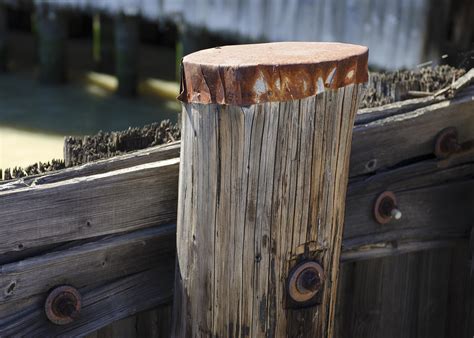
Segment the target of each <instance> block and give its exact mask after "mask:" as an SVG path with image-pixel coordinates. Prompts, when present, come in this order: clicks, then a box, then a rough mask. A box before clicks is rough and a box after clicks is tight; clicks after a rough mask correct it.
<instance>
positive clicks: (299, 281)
mask: <svg viewBox="0 0 474 338" xmlns="http://www.w3.org/2000/svg"><path fill="white" fill-rule="evenodd" d="M323 279H324V270H323V268H322V266H321V265H320V264H319V263H317V262H314V261H305V262H302V263H299V264H298V265H296V266H295V267H294V268H293V269H292V270H291V272H290V275H289V278H288V285H287V291H288V295H289V296H290V298H291V299H292V300H293V301H294V302H297V303H301V304H303V303H306V302H308V301H311V300H312V299H313V298H314V297H315V296H316V295H317V294H318V292H319V290H321V287H322V283H323Z"/></svg>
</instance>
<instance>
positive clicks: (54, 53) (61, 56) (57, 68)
mask: <svg viewBox="0 0 474 338" xmlns="http://www.w3.org/2000/svg"><path fill="white" fill-rule="evenodd" d="M36 21H37V29H38V48H39V53H38V58H39V60H38V62H39V80H40V81H41V82H43V83H47V84H60V83H63V82H65V80H66V64H67V62H66V38H67V26H66V19H65V15H64V13H63V12H62V11H61V10H59V9H57V8H55V7H54V6H51V4H49V3H47V2H44V3H38V4H37V6H36Z"/></svg>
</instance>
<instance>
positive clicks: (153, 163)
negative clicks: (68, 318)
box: [0, 86, 474, 338]
mask: <svg viewBox="0 0 474 338" xmlns="http://www.w3.org/2000/svg"><path fill="white" fill-rule="evenodd" d="M447 127H455V128H457V131H458V140H459V143H461V144H462V143H464V146H463V147H461V150H462V151H458V153H456V154H453V155H451V156H449V157H447V158H445V159H439V158H436V157H435V156H434V154H433V153H434V147H435V140H436V137H437V135H438V134H439V132H440V131H442V130H443V129H445V128H447ZM473 139H474V86H470V87H467V88H465V89H464V90H461V91H458V92H457V93H456V95H455V96H454V97H453V98H448V97H447V95H446V96H445V95H439V96H437V97H434V96H431V97H427V98H422V99H414V100H408V101H404V102H401V103H396V104H391V105H387V106H384V107H381V108H373V109H364V110H361V111H359V113H358V116H357V118H356V125H355V127H354V133H353V143H352V154H351V167H350V183H349V188H348V193H347V199H346V216H345V229H344V237H343V253H342V257H341V278H340V282H339V291H338V292H339V296H338V306H337V313H336V332H337V336H338V337H430V338H432V337H470V336H472V335H473V334H474V278H473V275H472V255H473V245H472V235H471V234H472V231H473V230H472V229H473V221H472V220H473V219H474V204H473V203H474V202H473V201H474V152H473V151H472V148H471V147H470V146H469V145H471V146H472V143H469V142H468V141H469V140H473ZM179 150H180V144H179V142H176V143H172V144H168V145H165V146H159V147H154V148H149V149H145V150H141V151H137V152H134V153H130V154H127V155H123V156H118V157H115V158H112V159H108V160H102V161H98V162H95V163H90V164H86V165H83V166H79V167H73V168H69V169H65V170H61V171H57V172H53V173H50V174H47V175H42V176H37V177H28V178H24V179H21V180H17V181H10V182H6V183H2V184H1V185H0V238H1V240H0V336H2V337H3V336H32V335H35V336H44V335H87V334H90V337H102V336H114V337H115V336H127V337H132V336H137V337H138V336H139V337H144V336H164V337H166V336H167V335H169V326H170V316H171V305H170V304H171V299H172V293H173V290H172V288H173V279H174V272H173V271H174V262H175V231H176V227H175V225H174V224H175V222H176V210H177V188H178V168H179ZM388 190H389V191H392V192H394V194H395V196H396V198H397V201H398V207H399V209H400V211H401V212H402V217H401V219H400V220H397V221H395V220H392V221H391V222H390V223H388V224H384V225H381V224H379V223H377V222H376V221H375V220H374V215H373V214H374V212H373V209H374V202H375V200H376V198H377V196H379V194H380V193H382V192H384V191H388ZM469 240H470V241H471V245H469ZM63 284H69V285H72V286H74V287H76V288H77V289H78V290H79V291H80V293H81V294H82V302H83V305H82V310H81V312H80V316H79V318H78V319H77V320H75V321H74V322H73V323H71V324H68V325H64V326H58V325H54V324H52V323H50V322H49V321H48V320H47V318H46V316H45V313H44V302H45V298H46V295H47V294H48V292H49V291H50V290H51V289H52V288H53V287H55V286H57V285H63Z"/></svg>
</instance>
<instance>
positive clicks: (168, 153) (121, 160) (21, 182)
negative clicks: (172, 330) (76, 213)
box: [0, 141, 180, 192]
mask: <svg viewBox="0 0 474 338" xmlns="http://www.w3.org/2000/svg"><path fill="white" fill-rule="evenodd" d="M179 149H180V142H179V141H176V142H172V143H168V144H164V145H159V146H155V147H150V148H146V149H142V150H137V151H134V152H131V153H128V154H124V155H119V156H114V157H111V158H107V159H103V160H98V161H94V162H89V163H86V164H83V165H80V166H75V167H71V168H67V169H63V170H58V171H54V172H51V173H46V174H41V175H33V176H28V177H24V178H21V179H17V180H10V181H0V192H1V191H6V190H13V189H18V188H23V187H27V186H37V185H43V184H46V183H56V182H60V181H65V180H67V179H71V178H76V177H83V176H90V175H95V174H102V173H105V172H109V171H113V170H118V169H124V168H130V167H134V166H137V165H140V164H145V163H150V162H157V161H162V160H168V159H172V158H176V157H179ZM64 156H65V157H67V154H66V151H65V154H64Z"/></svg>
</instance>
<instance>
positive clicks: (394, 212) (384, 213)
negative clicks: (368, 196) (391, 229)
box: [374, 191, 402, 224]
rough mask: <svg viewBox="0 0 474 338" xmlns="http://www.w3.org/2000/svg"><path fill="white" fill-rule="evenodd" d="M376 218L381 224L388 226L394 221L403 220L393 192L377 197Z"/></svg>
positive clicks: (386, 192)
mask: <svg viewBox="0 0 474 338" xmlns="http://www.w3.org/2000/svg"><path fill="white" fill-rule="evenodd" d="M374 217H375V220H376V221H377V223H379V224H387V223H388V222H390V221H391V220H392V219H395V220H399V219H400V218H402V212H401V211H400V210H399V209H398V204H397V198H396V197H395V194H394V193H393V192H391V191H385V192H383V193H381V194H380V195H379V196H378V197H377V200H376V201H375V205H374Z"/></svg>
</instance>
